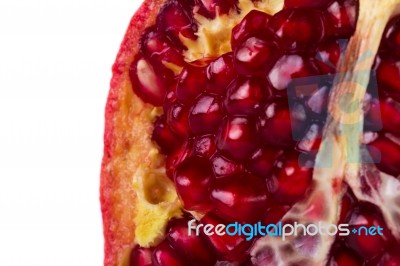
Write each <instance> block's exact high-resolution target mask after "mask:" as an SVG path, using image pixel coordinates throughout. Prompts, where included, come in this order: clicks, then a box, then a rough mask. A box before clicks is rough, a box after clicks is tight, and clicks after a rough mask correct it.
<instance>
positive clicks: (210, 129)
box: [189, 94, 224, 135]
mask: <svg viewBox="0 0 400 266" xmlns="http://www.w3.org/2000/svg"><path fill="white" fill-rule="evenodd" d="M223 116H224V114H223V111H222V106H221V103H220V100H219V99H218V98H216V97H215V96H212V95H207V94H202V95H201V96H199V98H197V99H196V102H195V103H194V105H193V107H192V109H191V110H190V114H189V126H190V129H191V130H192V132H193V133H194V134H196V135H202V134H207V133H215V130H216V129H217V127H218V125H219V124H220V123H221V120H222V118H223Z"/></svg>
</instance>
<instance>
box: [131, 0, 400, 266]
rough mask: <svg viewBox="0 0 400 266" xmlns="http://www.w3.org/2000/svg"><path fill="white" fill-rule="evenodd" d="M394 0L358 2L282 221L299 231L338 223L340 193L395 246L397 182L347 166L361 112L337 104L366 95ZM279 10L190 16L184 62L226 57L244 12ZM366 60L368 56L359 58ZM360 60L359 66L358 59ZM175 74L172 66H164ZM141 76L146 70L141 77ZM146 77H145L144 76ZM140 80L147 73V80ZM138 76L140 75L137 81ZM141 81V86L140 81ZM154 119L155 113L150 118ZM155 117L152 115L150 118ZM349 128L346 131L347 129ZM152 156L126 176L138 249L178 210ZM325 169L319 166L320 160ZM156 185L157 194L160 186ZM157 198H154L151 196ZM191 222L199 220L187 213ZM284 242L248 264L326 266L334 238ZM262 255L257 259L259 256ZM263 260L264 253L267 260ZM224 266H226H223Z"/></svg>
mask: <svg viewBox="0 0 400 266" xmlns="http://www.w3.org/2000/svg"><path fill="white" fill-rule="evenodd" d="M398 4H400V0H384V1H377V0H359V18H358V22H357V28H356V32H355V34H354V35H353V37H352V38H351V39H350V42H349V44H348V47H347V49H346V53H345V55H344V56H343V58H342V59H341V60H342V63H341V64H340V65H339V66H340V67H339V70H338V73H347V74H346V75H337V76H336V78H335V82H334V85H333V87H332V92H331V95H330V100H329V107H328V110H329V113H330V114H331V116H329V118H328V120H327V122H326V126H325V129H324V135H323V141H322V144H321V147H320V150H319V152H318V155H317V159H316V165H315V168H314V173H313V188H312V191H311V193H310V195H309V196H308V197H307V199H306V200H304V201H301V202H298V203H296V204H295V205H294V206H293V207H292V208H291V209H290V210H289V211H288V212H287V213H286V215H285V216H284V218H283V219H282V221H285V220H290V221H297V222H299V223H302V224H319V223H321V224H322V225H330V224H337V223H338V220H339V214H340V206H341V200H342V196H343V195H344V193H345V191H346V189H347V186H349V187H350V188H351V189H352V191H353V192H354V194H355V196H356V198H357V199H358V200H360V201H367V202H371V203H373V204H375V205H377V206H379V208H380V210H381V212H382V214H383V216H384V219H385V222H386V224H387V226H388V227H389V228H390V230H391V232H392V234H393V236H394V237H395V238H396V239H397V240H400V228H399V225H400V181H399V180H398V179H396V178H395V177H393V176H390V175H387V174H384V173H381V172H380V171H379V170H378V169H377V168H376V167H375V166H374V165H372V164H361V163H352V162H354V161H357V160H354V159H357V158H358V159H359V160H358V162H360V161H361V158H362V157H366V156H368V154H365V152H363V151H362V150H361V147H362V136H363V119H364V113H363V110H362V105H361V104H359V108H358V109H357V110H355V111H354V112H353V113H350V114H349V113H344V112H343V111H341V110H343V108H345V107H343V106H341V107H340V106H339V101H340V100H341V99H343V97H345V96H346V95H348V94H349V93H353V94H352V98H351V99H349V100H348V101H347V102H346V104H347V105H350V104H353V103H354V102H353V101H356V102H360V103H361V101H362V99H363V98H364V96H365V93H366V88H367V85H368V83H369V78H370V77H369V73H370V71H369V70H370V69H371V67H372V65H373V62H374V59H375V55H376V54H377V51H378V47H379V43H380V40H381V37H382V35H383V31H384V29H385V26H386V24H387V22H388V21H389V19H390V18H391V17H392V16H393V15H395V14H397V13H399V11H400V9H399V8H398V6H397V5H398ZM282 7H283V1H282V0H264V1H259V2H257V4H253V3H252V2H251V1H250V0H240V1H239V9H240V10H241V11H242V12H241V13H240V14H237V13H236V12H231V13H230V14H229V15H221V16H217V17H216V18H215V19H213V20H209V19H206V18H203V17H201V16H198V15H196V16H195V18H196V20H197V21H198V22H199V31H198V33H197V34H198V40H196V41H192V40H189V39H184V38H183V37H182V36H181V37H182V38H181V39H182V41H183V43H184V44H185V45H186V46H187V47H188V50H187V52H186V54H185V60H186V61H188V62H190V61H194V60H197V59H200V58H203V57H218V56H220V55H222V54H225V53H227V52H229V51H231V48H230V33H231V30H232V28H233V27H234V26H235V25H237V24H238V23H239V22H240V21H241V20H242V18H243V17H244V16H245V15H246V14H247V13H248V12H249V11H251V10H253V9H258V10H261V11H263V12H266V13H269V14H271V15H273V14H274V13H276V12H277V11H279V10H281V9H282ZM365 55H368V56H365ZM360 58H363V60H360ZM168 67H170V68H171V69H173V70H174V72H178V71H179V69H178V70H177V69H176V66H168ZM143 69H144V70H145V67H144V68H142V70H143ZM144 72H146V71H144ZM146 75H147V74H146ZM140 77H141V76H140V75H139V78H140ZM143 78H144V79H148V76H147V78H145V77H143ZM155 113H157V112H155ZM155 115H156V114H155ZM349 124H350V125H352V126H349ZM161 157H162V156H160V155H159V154H158V152H157V151H154V160H155V161H157V160H159V163H157V165H159V167H157V169H151V168H140V169H138V170H137V172H136V173H135V174H134V176H133V184H134V187H135V190H136V191H137V196H138V197H137V206H138V208H137V215H136V218H135V223H136V229H135V241H136V243H137V244H139V245H140V246H143V247H149V246H155V245H157V244H158V243H159V242H160V240H162V238H163V234H162V232H163V231H164V230H165V227H166V225H167V223H168V220H169V219H170V218H171V217H178V216H180V215H181V204H180V203H179V200H178V197H177V195H176V191H175V188H174V185H173V183H172V182H171V181H169V179H168V178H167V177H166V175H165V169H164V167H163V164H164V162H163V160H162V158H161ZM327 160H330V162H331V164H330V166H329V167H326V164H325V163H326V161H327ZM159 184H163V187H162V189H161V187H160V186H159ZM157 190H158V191H160V190H162V191H160V195H159V196H155V195H150V194H149V192H150V191H153V192H154V191H157ZM192 214H193V216H194V217H196V218H198V217H200V216H201V215H200V214H196V213H192ZM312 238H313V240H312V241H310V237H309V236H307V237H303V236H302V234H301V233H300V234H299V236H297V237H288V238H287V239H286V240H284V241H283V240H282V239H281V238H278V237H263V238H260V239H258V240H257V241H256V242H255V244H254V246H253V248H252V249H251V252H250V254H251V256H252V262H253V263H254V264H255V265H265V264H263V263H265V262H266V261H267V260H268V261H269V262H270V263H271V265H276V266H286V265H291V264H296V265H304V266H307V265H312V266H314V265H315V266H320V265H326V263H327V261H326V260H327V256H328V254H329V251H330V248H331V245H332V243H333V242H334V240H335V237H334V236H329V235H324V236H322V235H316V236H314V237H312ZM260 254H261V255H260ZM265 254H270V256H266V255H265ZM224 265H231V264H224Z"/></svg>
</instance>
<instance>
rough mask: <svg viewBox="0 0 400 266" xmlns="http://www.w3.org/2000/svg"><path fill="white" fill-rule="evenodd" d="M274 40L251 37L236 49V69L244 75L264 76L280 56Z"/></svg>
mask: <svg viewBox="0 0 400 266" xmlns="http://www.w3.org/2000/svg"><path fill="white" fill-rule="evenodd" d="M277 51H278V47H277V46H276V44H275V43H274V42H271V41H265V40H262V39H259V38H257V37H250V38H248V39H245V40H243V42H242V43H241V44H240V45H239V46H238V47H237V48H236V49H235V65H236V70H237V72H238V73H239V74H241V75H243V76H256V75H257V76H261V77H264V76H265V75H266V74H267V73H268V71H269V70H270V69H271V67H272V66H273V65H274V63H275V62H276V59H277V58H278V57H279V55H278V53H277Z"/></svg>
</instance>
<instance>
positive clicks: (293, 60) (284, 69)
mask: <svg viewBox="0 0 400 266" xmlns="http://www.w3.org/2000/svg"><path fill="white" fill-rule="evenodd" d="M319 74H320V73H319V71H318V69H317V67H316V66H315V64H314V60H312V59H311V58H308V57H304V56H298V55H285V56H282V57H281V58H280V59H279V60H278V62H277V63H276V64H275V65H274V67H273V68H272V69H271V71H270V72H269V75H268V78H269V81H270V82H271V84H272V86H273V87H274V88H275V89H276V90H278V91H282V90H285V89H287V87H288V86H289V84H290V83H291V82H292V81H293V80H294V79H298V78H305V77H312V76H318V75H319Z"/></svg>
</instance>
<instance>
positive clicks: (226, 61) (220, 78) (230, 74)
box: [207, 53, 237, 95]
mask: <svg viewBox="0 0 400 266" xmlns="http://www.w3.org/2000/svg"><path fill="white" fill-rule="evenodd" d="M236 76H237V73H236V71H235V67H234V65H233V55H232V53H228V54H224V55H222V56H220V57H218V58H217V59H215V60H214V61H213V62H211V63H210V64H209V65H208V67H207V78H208V82H207V91H208V92H209V93H212V94H219V95H224V94H225V92H226V88H227V87H228V85H229V84H230V83H231V82H232V81H233V80H234V79H235V77H236Z"/></svg>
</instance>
